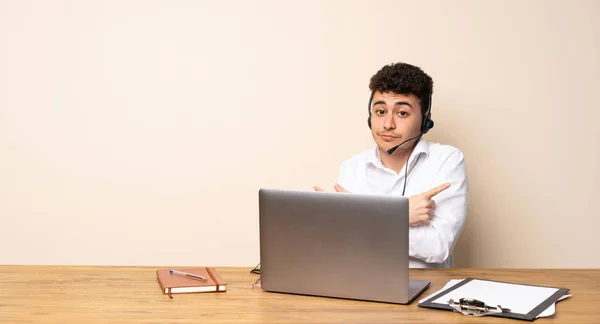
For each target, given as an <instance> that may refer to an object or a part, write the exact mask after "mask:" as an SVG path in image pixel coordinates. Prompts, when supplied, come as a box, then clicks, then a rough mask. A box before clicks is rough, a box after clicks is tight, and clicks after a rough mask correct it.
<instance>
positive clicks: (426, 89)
mask: <svg viewBox="0 0 600 324" xmlns="http://www.w3.org/2000/svg"><path fill="white" fill-rule="evenodd" d="M369 89H370V90H371V92H374V91H380V92H393V93H397V94H403V95H409V94H413V95H415V96H416V97H417V98H419V100H420V105H421V113H422V114H423V115H425V113H427V107H428V106H429V95H430V93H433V79H431V77H430V76H429V75H427V74H426V73H425V72H423V70H421V68H419V67H417V66H414V65H410V64H407V63H392V64H389V65H386V66H384V67H383V68H381V70H379V71H377V73H376V74H375V75H373V76H372V77H371V81H370V83H369Z"/></svg>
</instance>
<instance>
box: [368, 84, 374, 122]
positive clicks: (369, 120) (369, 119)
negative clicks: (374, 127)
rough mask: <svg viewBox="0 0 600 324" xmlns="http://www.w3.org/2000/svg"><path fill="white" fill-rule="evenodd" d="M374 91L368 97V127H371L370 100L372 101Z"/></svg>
mask: <svg viewBox="0 0 600 324" xmlns="http://www.w3.org/2000/svg"><path fill="white" fill-rule="evenodd" d="M374 94H375V91H373V92H371V96H370V97H369V107H368V109H369V117H368V118H367V125H369V129H371V102H373V95H374Z"/></svg>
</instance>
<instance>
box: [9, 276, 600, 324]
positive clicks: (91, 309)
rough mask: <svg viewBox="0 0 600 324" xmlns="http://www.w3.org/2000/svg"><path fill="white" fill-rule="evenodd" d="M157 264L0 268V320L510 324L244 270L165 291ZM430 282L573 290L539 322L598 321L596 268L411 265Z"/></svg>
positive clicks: (599, 279) (437, 286)
mask: <svg viewBox="0 0 600 324" xmlns="http://www.w3.org/2000/svg"><path fill="white" fill-rule="evenodd" d="M156 269H157V267H86V266H77V267H76V266H1V265H0V322H1V323H4V324H6V323H167V322H168V323H282V324H285V323H315V322H318V323H408V322H409V323H515V322H517V323H518V322H521V323H525V321H520V320H512V319H503V318H496V317H486V318H485V319H484V320H482V319H481V318H469V317H466V316H464V315H461V314H458V313H454V312H450V311H442V310H432V309H425V308H420V307H417V302H416V301H415V302H413V303H412V304H410V305H393V304H385V303H375V302H362V301H354V300H344V299H336V298H322V297H311V296H299V295H289V294H277V293H268V292H263V291H262V290H261V289H260V288H258V287H252V284H253V283H254V282H255V280H256V279H257V278H258V275H255V274H250V273H249V270H250V268H227V267H222V268H217V269H218V271H219V272H220V273H221V275H222V276H223V278H224V279H226V280H227V281H228V282H229V285H228V291H227V292H224V293H197V294H185V295H184V294H178V295H173V296H174V298H173V299H169V297H168V296H166V295H163V294H162V292H161V290H160V288H159V286H158V282H157V280H156V275H155V271H156ZM410 276H411V278H414V279H428V280H430V281H431V282H432V284H431V287H429V288H428V289H427V290H426V291H425V292H424V293H423V294H422V295H421V296H420V297H419V298H422V297H425V296H426V295H428V294H429V293H431V292H434V291H436V290H438V289H440V288H441V287H443V286H444V284H446V283H447V282H448V281H449V280H450V279H456V278H465V277H477V278H482V279H495V280H501V281H510V282H517V283H526V284H538V285H552V286H558V287H566V288H571V293H572V294H573V296H572V297H570V298H568V299H566V300H564V301H560V302H558V303H557V304H556V314H555V315H554V316H553V317H548V318H539V319H537V320H535V322H541V323H569V324H571V323H600V312H599V311H598V307H599V306H598V305H599V304H600V269H593V270H592V269H590V270H588V269H577V270H546V269H531V270H523V269H519V270H516V269H411V274H410Z"/></svg>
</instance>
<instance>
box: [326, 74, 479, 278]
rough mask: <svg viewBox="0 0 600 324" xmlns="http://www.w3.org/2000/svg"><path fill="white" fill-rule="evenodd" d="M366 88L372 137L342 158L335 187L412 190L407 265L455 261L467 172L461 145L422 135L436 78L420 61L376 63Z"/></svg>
mask: <svg viewBox="0 0 600 324" xmlns="http://www.w3.org/2000/svg"><path fill="white" fill-rule="evenodd" d="M369 88H370V90H371V93H372V94H371V100H370V101H369V119H368V122H369V127H370V128H371V134H372V136H373V139H374V140H375V144H376V145H375V146H374V147H373V148H372V149H370V150H367V151H365V152H362V153H359V154H356V155H354V156H352V157H350V158H349V159H347V160H346V161H344V162H343V163H342V164H341V166H340V174H339V178H338V181H337V184H336V185H335V186H334V188H335V190H336V191H338V192H354V193H363V194H379V195H405V196H409V211H410V212H409V223H410V225H411V226H410V230H409V266H410V267H413V268H429V267H453V266H454V262H453V256H452V253H453V250H454V246H455V244H456V241H457V240H458V237H459V236H460V234H461V233H462V230H463V226H464V222H465V219H466V214H467V192H468V186H467V175H466V171H465V163H464V159H463V154H462V152H461V151H460V150H459V149H458V148H456V147H453V146H450V145H442V144H438V143H431V142H427V141H425V140H423V139H421V136H422V135H423V134H424V133H426V132H427V131H428V130H429V129H430V128H432V127H433V121H432V120H431V119H430V116H431V109H430V104H431V94H432V93H433V80H432V79H431V77H430V76H428V75H427V74H426V73H425V72H423V71H422V70H421V69H420V68H419V67H416V66H413V65H410V64H406V63H396V64H390V65H387V66H384V67H383V68H382V69H381V70H379V71H378V72H377V73H376V74H375V75H374V76H373V77H372V78H371V81H370V85H369ZM398 145H400V146H398ZM314 189H315V190H317V191H322V189H321V188H319V187H315V188H314Z"/></svg>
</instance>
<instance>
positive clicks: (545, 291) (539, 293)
mask: <svg viewBox="0 0 600 324" xmlns="http://www.w3.org/2000/svg"><path fill="white" fill-rule="evenodd" d="M462 280H463V279H452V280H450V281H449V282H448V283H447V284H446V285H445V286H444V287H443V288H442V289H440V290H438V291H435V292H433V293H431V294H429V295H428V296H427V297H425V298H422V299H421V300H419V303H423V302H424V301H426V300H427V299H429V298H431V297H433V296H435V295H437V294H438V293H440V292H442V291H444V290H446V289H448V288H450V287H452V286H454V285H456V284H458V283H459V282H461V281H462ZM496 284H500V285H506V284H504V283H496ZM476 285H477V284H476ZM477 286H478V287H475V288H476V289H477V288H480V289H481V288H484V286H485V285H484V286H480V285H477ZM513 286H518V285H513ZM525 287H526V288H527V287H528V286H525ZM488 288H489V287H488ZM506 288H509V287H508V286H506V287H505V290H506ZM529 288H542V289H541V290H537V289H535V290H531V291H530V292H532V291H535V293H534V294H533V295H532V294H529V295H526V296H522V297H525V298H529V300H525V302H524V303H523V300H521V302H522V303H521V305H518V304H517V303H514V305H515V306H517V307H516V308H515V307H514V306H513V307H510V306H508V305H509V304H506V305H505V304H502V303H494V302H487V301H486V299H489V298H488V297H489V296H491V295H493V296H498V292H497V291H487V292H485V291H483V292H482V291H479V292H478V293H479V296H480V297H470V298H476V299H480V300H483V301H486V303H487V304H488V305H491V306H495V305H496V304H500V305H501V306H502V307H506V308H511V311H512V312H515V313H518V312H520V311H523V310H524V309H528V308H532V307H535V306H536V305H538V304H539V303H538V304H536V303H535V302H534V300H537V301H541V300H544V299H545V298H547V297H548V296H550V295H552V294H553V293H554V292H556V289H554V288H546V287H529ZM459 289H460V288H459ZM459 289H457V290H455V291H453V292H451V293H450V294H447V295H444V296H442V297H440V298H438V299H436V300H435V301H434V302H436V303H447V300H448V299H450V298H454V299H455V300H458V299H460V298H462V297H463V296H461V297H456V296H454V295H455V294H456V293H455V292H456V291H459ZM464 293H467V294H471V293H475V292H474V291H466V290H462V292H461V291H459V294H464ZM505 293H506V291H505ZM486 295H487V296H486ZM511 295H512V292H511ZM468 296H470V295H468ZM544 296H545V297H544ZM505 297H506V296H505ZM508 297H509V298H512V297H511V296H508ZM568 297H571V295H570V294H566V295H563V296H561V297H560V298H559V299H558V300H557V302H558V301H561V300H563V299H565V298H568ZM532 298H533V299H532ZM540 298H543V299H540ZM511 304H512V303H511ZM554 305H555V303H552V305H550V306H549V307H548V308H547V309H545V310H544V311H543V312H541V313H540V314H539V315H538V316H537V317H538V318H539V317H548V316H552V315H554V313H555V311H556V309H555V306H554Z"/></svg>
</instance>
